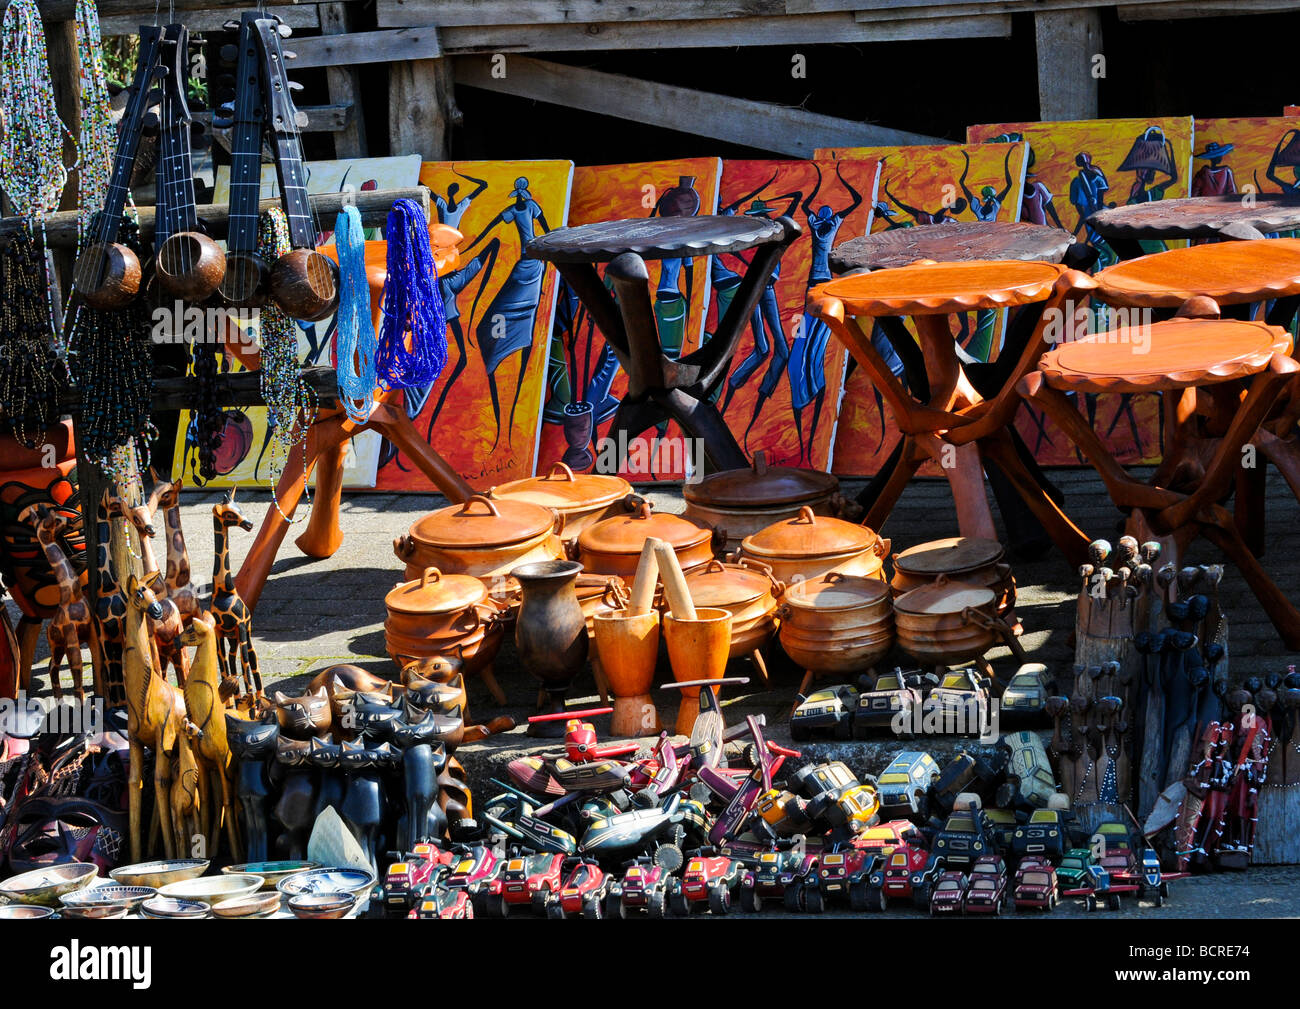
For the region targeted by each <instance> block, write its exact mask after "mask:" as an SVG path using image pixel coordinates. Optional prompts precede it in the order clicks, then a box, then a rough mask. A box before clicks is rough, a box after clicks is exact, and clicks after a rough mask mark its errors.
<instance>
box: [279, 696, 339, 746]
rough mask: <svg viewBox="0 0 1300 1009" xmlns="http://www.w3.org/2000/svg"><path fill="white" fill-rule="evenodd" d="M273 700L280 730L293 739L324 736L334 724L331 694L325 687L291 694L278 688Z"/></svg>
mask: <svg viewBox="0 0 1300 1009" xmlns="http://www.w3.org/2000/svg"><path fill="white" fill-rule="evenodd" d="M271 700H272V701H273V702H274V703H275V717H276V719H277V720H278V721H279V723H280V731H281V732H282V733H284V735H285V736H286V737H288V738H291V739H307V738H309V737H311V736H316V737H318V738H323V737H325V736H328V735H329V732H330V728H331V726H332V725H333V721H334V718H333V712H332V710H331V708H330V700H329V694H327V693H326V692H325V688H324V687H320V688H319V689H315V690H313V689H310V688H309V689H308V690H307V692H306V693H304V694H299V695H297V696H290V695H289V694H285V693H282V692H281V691H279V690H277V691H276V692H275V693H274V694H273V695H272V698H271Z"/></svg>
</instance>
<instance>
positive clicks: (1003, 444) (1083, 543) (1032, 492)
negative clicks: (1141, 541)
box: [977, 430, 1089, 566]
mask: <svg viewBox="0 0 1300 1009" xmlns="http://www.w3.org/2000/svg"><path fill="white" fill-rule="evenodd" d="M977 444H978V445H979V447H980V449H981V451H983V452H984V453H985V454H986V455H987V456H988V458H989V461H990V462H992V463H994V464H995V465H996V466H997V467H998V469H999V470H1001V471H1002V475H1003V476H1004V477H1006V479H1007V481H1008V482H1009V483H1010V484H1011V486H1012V487H1013V488H1014V489H1015V491H1016V493H1017V494H1019V495H1020V497H1021V499H1022V500H1023V501H1024V502H1025V504H1026V505H1027V506H1028V508H1029V510H1030V511H1031V512H1033V514H1034V517H1035V518H1037V519H1038V521H1039V522H1040V523H1042V526H1043V528H1044V529H1045V530H1046V531H1047V534H1048V535H1049V536H1050V537H1051V538H1052V542H1053V543H1055V544H1056V545H1057V547H1058V548H1059V549H1060V551H1061V553H1063V554H1065V558H1066V560H1067V561H1069V562H1070V564H1071V565H1074V566H1078V565H1080V564H1082V563H1083V562H1084V561H1085V560H1087V557H1088V542H1089V541H1088V537H1087V536H1086V535H1085V534H1084V533H1083V531H1082V530H1081V529H1080V528H1079V527H1078V526H1076V525H1075V524H1074V523H1073V522H1072V521H1070V518H1069V516H1068V515H1066V514H1065V512H1064V511H1062V510H1061V506H1060V505H1058V504H1057V503H1056V501H1055V500H1053V499H1052V497H1051V495H1049V494H1048V493H1047V491H1046V490H1045V489H1044V488H1043V486H1042V484H1040V483H1039V482H1038V481H1037V480H1036V479H1034V474H1033V473H1031V472H1030V471H1029V468H1028V467H1027V466H1026V465H1025V464H1024V461H1023V460H1022V459H1021V458H1020V454H1019V453H1018V452H1017V451H1016V446H1015V443H1014V442H1013V441H1012V440H1011V435H1010V433H1009V432H1007V431H1005V430H1003V431H1000V432H999V433H998V434H996V435H994V436H993V437H991V438H985V439H983V440H981V441H979V442H978V443H977Z"/></svg>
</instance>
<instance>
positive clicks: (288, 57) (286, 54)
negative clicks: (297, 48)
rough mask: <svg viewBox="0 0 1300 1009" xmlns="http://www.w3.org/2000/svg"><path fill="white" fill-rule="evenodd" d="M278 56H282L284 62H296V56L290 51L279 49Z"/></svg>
mask: <svg viewBox="0 0 1300 1009" xmlns="http://www.w3.org/2000/svg"><path fill="white" fill-rule="evenodd" d="M280 55H281V56H283V57H284V58H285V59H286V60H296V59H297V58H298V54H297V53H296V52H294V51H293V50H292V49H281V50H280Z"/></svg>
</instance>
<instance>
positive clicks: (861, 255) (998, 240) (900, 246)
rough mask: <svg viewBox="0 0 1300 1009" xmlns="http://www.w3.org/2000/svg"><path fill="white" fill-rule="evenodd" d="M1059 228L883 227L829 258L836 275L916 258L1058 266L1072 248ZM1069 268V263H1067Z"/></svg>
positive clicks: (984, 224) (999, 224)
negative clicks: (1041, 263)
mask: <svg viewBox="0 0 1300 1009" xmlns="http://www.w3.org/2000/svg"><path fill="white" fill-rule="evenodd" d="M1075 244H1076V242H1075V240H1074V236H1073V235H1071V234H1070V233H1069V232H1068V231H1063V230H1062V229H1060V228H1048V227H1044V226H1042V225H1040V224H1012V223H1010V222H1008V221H954V222H953V223H952V224H930V225H924V226H922V227H918V228H889V229H888V230H886V231H877V232H874V233H872V234H870V235H862V236H860V237H858V238H852V239H849V241H847V242H845V243H844V244H843V245H837V246H836V247H835V250H834V251H833V252H832V253H831V258H830V264H831V269H832V270H834V271H835V272H836V273H853V272H856V271H858V270H889V269H893V268H895V267H899V266H909V265H911V264H912V263H915V262H916V261H917V260H921V259H933V260H934V261H935V262H939V263H951V262H965V261H970V260H977V259H979V260H990V259H1020V260H1028V261H1034V262H1045V263H1059V262H1061V260H1062V259H1064V258H1065V254H1066V251H1067V250H1068V249H1069V248H1070V247H1071V246H1072V245H1075ZM1071 265H1074V264H1071Z"/></svg>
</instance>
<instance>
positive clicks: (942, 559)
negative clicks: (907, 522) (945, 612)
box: [889, 536, 1016, 617]
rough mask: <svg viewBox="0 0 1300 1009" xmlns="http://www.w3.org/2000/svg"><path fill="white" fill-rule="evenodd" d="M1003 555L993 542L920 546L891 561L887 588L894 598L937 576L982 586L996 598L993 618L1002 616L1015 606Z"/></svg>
mask: <svg viewBox="0 0 1300 1009" xmlns="http://www.w3.org/2000/svg"><path fill="white" fill-rule="evenodd" d="M1005 553H1006V552H1005V551H1004V550H1003V548H1002V544H1001V543H999V542H998V541H997V540H990V539H980V538H978V537H974V536H951V537H948V538H947V539H941V540H931V541H930V542H929V543H920V544H918V545H916V546H914V547H910V548H909V549H907V550H904V551H902V552H901V553H896V554H894V556H893V557H892V558H891V560H892V561H893V566H894V577H893V578H892V579H890V582H889V587H890V588H891V589H892V590H893V592H894V595H895V596H900V595H902V594H903V593H904V592H910V591H911V590H912V589H917V588H920V587H921V586H922V585H928V584H929V583H930V582H933V581H934V580H935V579H936V578H938V577H939V576H940V575H947V576H948V578H949V579H951V580H953V581H960V582H965V583H966V584H968V585H983V586H984V587H985V588H989V589H992V590H993V592H994V593H995V595H996V596H997V614H998V616H1000V617H1001V616H1005V615H1006V614H1007V613H1008V612H1010V611H1011V609H1012V608H1013V607H1014V606H1015V605H1016V580H1015V578H1014V577H1013V576H1012V574H1011V565H1010V564H1007V563H1005V562H1004V560H1003V558H1004V556H1005Z"/></svg>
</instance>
